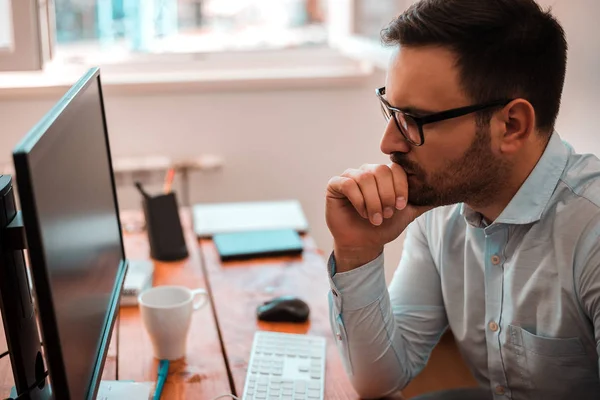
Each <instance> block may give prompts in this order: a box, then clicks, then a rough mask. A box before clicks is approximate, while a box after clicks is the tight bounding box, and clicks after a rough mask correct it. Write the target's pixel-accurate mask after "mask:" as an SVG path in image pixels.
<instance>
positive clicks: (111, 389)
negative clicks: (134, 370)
mask: <svg viewBox="0 0 600 400" xmlns="http://www.w3.org/2000/svg"><path fill="white" fill-rule="evenodd" d="M153 385H154V383H152V382H131V381H101V382H100V388H99V389H98V395H97V396H96V400H122V399H128V400H148V399H151V398H152V394H153V390H152V386H153Z"/></svg>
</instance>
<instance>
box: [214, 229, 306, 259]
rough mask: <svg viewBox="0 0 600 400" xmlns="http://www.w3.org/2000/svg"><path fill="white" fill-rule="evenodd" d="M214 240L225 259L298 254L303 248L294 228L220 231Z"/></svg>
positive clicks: (222, 257)
mask: <svg viewBox="0 0 600 400" xmlns="http://www.w3.org/2000/svg"><path fill="white" fill-rule="evenodd" d="M213 241H214V243H215V246H216V247H217V251H218V252H219V255H220V256H221V260H223V261H227V260H235V259H247V258H252V257H266V256H283V255H298V254H301V253H302V249H303V243H302V239H301V238H300V235H299V234H298V233H297V232H296V231H295V230H293V229H277V230H263V231H249V232H237V233H219V234H216V235H214V236H213Z"/></svg>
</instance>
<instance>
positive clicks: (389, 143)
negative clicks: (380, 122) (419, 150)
mask: <svg viewBox="0 0 600 400" xmlns="http://www.w3.org/2000/svg"><path fill="white" fill-rule="evenodd" d="M379 147H380V149H381V151H382V152H383V153H384V154H388V155H389V154H392V153H408V152H409V151H410V143H408V142H407V141H406V139H405V138H404V136H403V135H402V133H401V132H400V131H399V130H398V126H397V125H396V122H395V121H394V119H393V118H390V120H389V121H388V123H387V126H386V127H385V131H383V137H382V138H381V143H380V146H379Z"/></svg>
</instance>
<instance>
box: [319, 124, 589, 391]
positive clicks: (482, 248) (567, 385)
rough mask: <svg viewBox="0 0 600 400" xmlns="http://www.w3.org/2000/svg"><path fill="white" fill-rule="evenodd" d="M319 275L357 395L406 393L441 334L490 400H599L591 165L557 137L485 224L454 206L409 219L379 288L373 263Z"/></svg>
mask: <svg viewBox="0 0 600 400" xmlns="http://www.w3.org/2000/svg"><path fill="white" fill-rule="evenodd" d="M329 269H330V276H332V278H331V289H332V290H331V293H330V311H331V312H330V316H331V325H332V329H333V331H334V334H335V336H336V338H337V344H338V349H339V351H340V353H341V355H342V358H343V360H344V364H345V367H346V371H347V373H348V375H349V376H350V379H351V381H352V384H353V385H354V387H355V388H356V390H357V392H358V393H359V394H360V395H361V396H362V397H365V398H374V397H382V396H384V395H387V394H390V393H393V392H395V391H398V390H401V389H402V388H404V387H405V386H406V385H407V384H408V383H409V382H410V381H411V380H412V379H413V378H414V377H415V376H417V374H419V372H420V371H421V370H422V369H423V367H424V366H425V364H426V363H427V360H428V357H429V355H430V353H431V350H432V349H433V347H434V346H435V345H436V343H437V342H438V340H439V339H440V336H441V335H442V333H443V332H444V331H445V330H446V329H447V328H449V329H450V330H451V331H452V333H453V335H454V337H455V339H456V342H457V344H458V347H459V349H460V351H461V354H462V355H463V358H464V359H465V361H466V363H467V364H468V366H469V368H470V370H471V372H472V373H473V375H474V376H475V378H476V379H477V381H478V382H479V383H480V385H482V386H483V387H485V388H489V389H490V391H491V392H492V393H493V394H494V399H498V400H505V399H514V400H531V399H543V400H554V399H572V400H586V399H590V400H592V399H593V400H598V399H600V376H599V372H598V371H599V354H600V161H599V160H598V159H597V158H596V157H594V156H591V155H580V154H576V153H574V152H573V150H572V149H571V148H570V147H569V146H568V145H566V144H565V143H563V142H562V140H561V139H560V137H559V136H558V134H557V133H556V132H555V133H554V134H553V135H552V137H551V139H550V141H549V143H548V145H547V147H546V150H545V152H544V154H543V155H542V157H541V158H540V160H539V162H538V164H537V165H536V167H535V168H534V170H533V171H532V172H531V174H530V175H529V177H528V178H527V180H526V181H525V183H524V184H523V185H522V186H521V188H520V189H519V191H518V192H517V194H516V195H515V196H514V198H513V199H512V200H511V202H510V203H509V204H508V206H507V207H506V208H505V209H504V211H503V212H502V213H501V215H500V216H499V217H498V218H497V219H496V220H495V221H494V222H493V223H492V224H490V225H489V226H487V225H485V224H484V223H483V221H482V217H481V215H480V214H479V213H477V212H475V211H473V210H472V209H470V208H469V207H468V206H466V205H464V204H457V205H452V206H447V207H440V208H436V209H434V210H432V211H430V212H428V213H425V214H423V215H422V216H421V217H419V218H418V219H417V220H415V221H414V222H413V223H412V224H411V225H410V226H409V227H408V229H407V233H406V240H405V244H404V251H403V254H402V258H401V261H400V265H399V266H398V269H397V270H396V272H395V274H394V277H393V279H392V282H391V284H390V286H389V288H386V283H385V275H384V269H383V255H380V256H379V258H377V259H375V260H374V261H372V262H370V263H368V264H366V265H364V266H362V267H360V268H358V269H355V270H352V271H348V272H344V273H338V274H335V259H334V257H333V256H332V257H330V260H329ZM448 368H449V369H451V368H452V365H448Z"/></svg>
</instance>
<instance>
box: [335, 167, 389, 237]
mask: <svg viewBox="0 0 600 400" xmlns="http://www.w3.org/2000/svg"><path fill="white" fill-rule="evenodd" d="M343 176H345V177H348V178H352V179H354V181H355V182H356V183H357V184H358V187H359V188H360V191H361V193H362V196H363V198H364V200H365V207H366V208H367V214H368V216H369V220H370V221H371V223H372V224H373V225H381V223H382V222H383V210H382V208H381V200H380V198H379V192H378V190H377V182H376V181H375V176H374V175H373V174H372V173H371V172H370V171H363V170H350V171H347V172H346V173H344V175H343Z"/></svg>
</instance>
